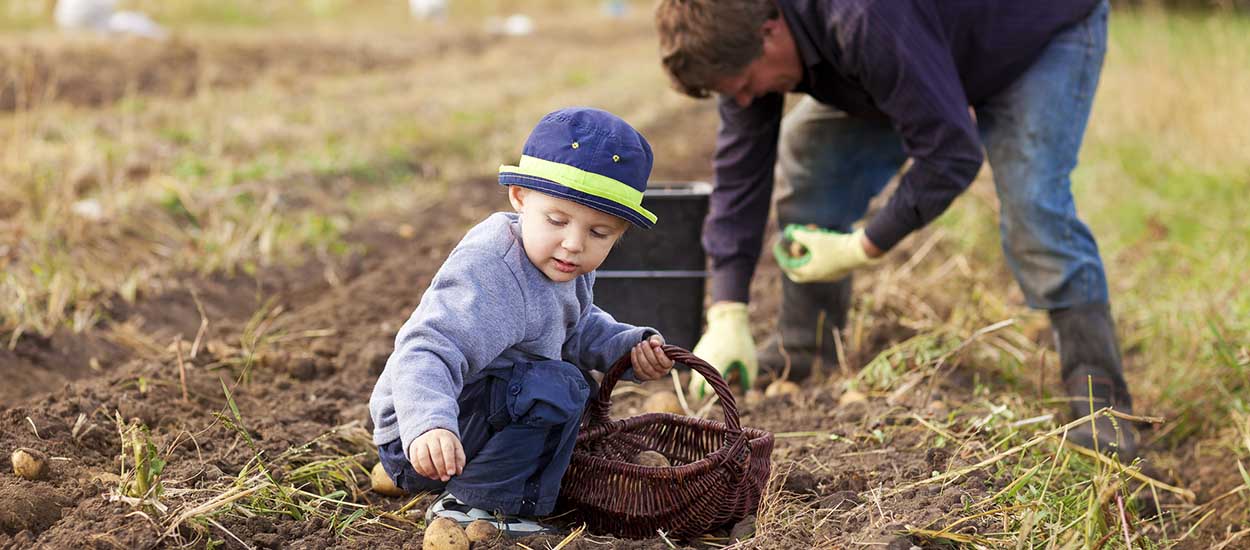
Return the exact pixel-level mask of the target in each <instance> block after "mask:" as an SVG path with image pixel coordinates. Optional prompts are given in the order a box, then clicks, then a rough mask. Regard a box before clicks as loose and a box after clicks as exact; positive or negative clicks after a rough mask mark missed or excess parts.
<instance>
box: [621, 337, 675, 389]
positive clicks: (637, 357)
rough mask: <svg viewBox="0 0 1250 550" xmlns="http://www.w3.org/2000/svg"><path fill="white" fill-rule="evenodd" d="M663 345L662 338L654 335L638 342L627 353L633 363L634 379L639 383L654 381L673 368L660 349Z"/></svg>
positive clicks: (670, 361)
mask: <svg viewBox="0 0 1250 550" xmlns="http://www.w3.org/2000/svg"><path fill="white" fill-rule="evenodd" d="M663 345H664V337H663V336H660V335H659V334H656V335H655V336H652V337H651V338H649V339H647V340H643V341H641V342H638V345H636V346H634V349H632V350H630V351H629V354H630V360H632V361H633V362H634V377H635V378H637V379H638V380H639V381H646V380H655V379H656V378H659V377H661V376H664V375H665V374H668V371H669V369H672V368H673V360H672V359H669V358H668V356H667V355H665V354H664V350H662V349H660V347H661V346H663Z"/></svg>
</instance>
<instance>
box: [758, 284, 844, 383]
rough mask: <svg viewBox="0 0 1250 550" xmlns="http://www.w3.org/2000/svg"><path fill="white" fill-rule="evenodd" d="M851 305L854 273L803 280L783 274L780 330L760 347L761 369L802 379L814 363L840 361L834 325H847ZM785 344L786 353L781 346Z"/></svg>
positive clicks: (829, 364) (828, 364)
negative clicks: (834, 278)
mask: <svg viewBox="0 0 1250 550" xmlns="http://www.w3.org/2000/svg"><path fill="white" fill-rule="evenodd" d="M850 308H851V277H847V278H845V279H842V280H840V281H837V282H833V283H807V284H800V283H795V282H793V281H791V280H790V279H787V278H785V277H782V278H781V315H780V318H779V319H778V322H777V333H775V334H773V336H772V337H770V338H769V339H768V340H767V341H766V342H765V343H764V345H763V346H761V347H760V348H759V350H757V352H758V357H759V363H760V370H761V371H763V372H772V373H773V375H774V376H776V377H778V378H780V377H781V375H782V374H784V373H785V372H786V371H785V369H786V356H787V355H788V356H789V359H790V371H789V373H788V376H787V378H788V379H790V380H794V381H802V380H804V379H806V378H807V377H808V376H809V375H811V373H812V370H813V368H814V367H813V365H815V364H816V363H817V360H819V365H820V367H819V368H822V369H829V368H832V367H834V366H836V365H837V364H838V353H837V346H836V345H835V344H834V342H833V328H834V327H837V328H838V329H839V330H841V329H842V328H845V327H846V315H847V311H848V310H850ZM782 346H785V353H784V354H783V353H781V351H782V350H781V347H782Z"/></svg>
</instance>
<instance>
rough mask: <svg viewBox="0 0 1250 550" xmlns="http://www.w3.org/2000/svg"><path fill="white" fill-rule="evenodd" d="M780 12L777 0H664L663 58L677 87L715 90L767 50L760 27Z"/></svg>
mask: <svg viewBox="0 0 1250 550" xmlns="http://www.w3.org/2000/svg"><path fill="white" fill-rule="evenodd" d="M778 16H780V12H779V11H778V10H777V5H776V4H775V3H774V0H660V3H659V4H658V5H657V6H656V8H655V26H656V30H657V31H658V32H659V35H660V61H661V63H663V64H664V70H665V71H667V72H668V76H669V78H670V79H671V80H672V82H673V87H674V88H676V89H677V90H678V91H680V92H682V93H684V94H686V95H688V96H691V97H699V98H703V97H708V96H710V95H712V94H711V92H712V88H713V86H714V85H715V84H716V82H717V81H718V80H720V79H722V78H725V77H730V76H735V75H737V74H739V73H741V72H742V71H743V70H745V69H746V68H747V65H750V64H751V62H752V61H755V59H756V58H758V57H759V56H760V55H761V54H763V53H764V40H763V37H762V36H760V27H761V26H763V25H764V22H765V21H767V20H769V19H774V18H776V17H778Z"/></svg>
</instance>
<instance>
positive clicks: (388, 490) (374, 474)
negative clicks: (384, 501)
mask: <svg viewBox="0 0 1250 550" xmlns="http://www.w3.org/2000/svg"><path fill="white" fill-rule="evenodd" d="M369 483H370V487H371V488H372V489H373V492H375V493H377V494H379V495H383V496H388V497H401V496H404V490H403V489H400V488H399V487H398V486H396V485H395V481H394V480H392V479H391V476H390V475H388V474H387V473H386V470H385V469H384V468H382V463H381V462H379V463H377V464H376V465H374V466H373V471H371V472H369Z"/></svg>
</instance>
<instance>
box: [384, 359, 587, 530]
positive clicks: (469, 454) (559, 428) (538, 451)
mask: <svg viewBox="0 0 1250 550" xmlns="http://www.w3.org/2000/svg"><path fill="white" fill-rule="evenodd" d="M589 397H590V381H589V380H588V379H587V377H586V376H585V375H584V374H583V373H582V371H581V370H580V369H578V368H577V367H576V366H575V365H573V364H571V363H566V362H564V361H534V362H528V361H527V362H521V363H517V364H516V365H515V366H513V367H512V368H511V369H497V370H494V371H492V372H491V373H490V374H489V375H488V376H487V377H486V378H483V379H481V380H479V381H477V382H474V383H472V384H469V385H467V386H465V387H464V389H463V390H461V392H460V397H459V399H458V402H459V405H460V417H459V419H458V420H459V422H458V424H459V429H460V444H461V446H463V447H464V454H465V459H466V461H465V462H466V464H465V467H464V471H463V472H462V473H461V474H460V475H457V476H454V477H452V478H451V481H448V482H446V483H443V482H442V481H439V480H437V479H429V478H426V477H423V476H421V475H420V474H418V473H417V471H416V469H414V468H413V467H412V463H411V462H409V461H408V457H407V453H405V452H404V445H403V443H402V442H401V441H400V440H399V439H396V440H394V441H391V442H389V443H386V444H383V445H379V446H378V456H379V458H380V459H381V462H382V467H383V468H384V469H385V470H386V473H387V474H389V475H390V476H391V479H393V480H395V484H396V485H397V486H399V487H400V488H402V489H404V490H405V491H408V492H410V493H419V492H423V491H440V490H443V489H444V488H445V489H446V490H447V491H448V492H450V493H451V494H452V495H455V497H456V498H458V499H460V500H461V502H464V503H465V504H468V505H470V506H473V507H475V508H481V509H484V510H489V511H492V512H500V513H503V514H509V515H522V516H532V515H547V514H550V513H551V511H552V509H554V508H555V505H556V499H557V497H559V495H560V480H561V478H563V477H564V471H565V470H567V469H568V467H569V461H570V460H572V458H573V446H574V444H576V443H577V432H578V427H579V425H580V423H581V417H582V411H583V409H585V407H586V401H587V399H588V398H589Z"/></svg>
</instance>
